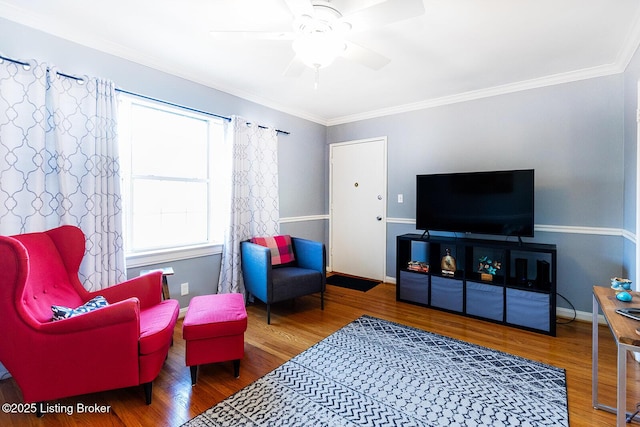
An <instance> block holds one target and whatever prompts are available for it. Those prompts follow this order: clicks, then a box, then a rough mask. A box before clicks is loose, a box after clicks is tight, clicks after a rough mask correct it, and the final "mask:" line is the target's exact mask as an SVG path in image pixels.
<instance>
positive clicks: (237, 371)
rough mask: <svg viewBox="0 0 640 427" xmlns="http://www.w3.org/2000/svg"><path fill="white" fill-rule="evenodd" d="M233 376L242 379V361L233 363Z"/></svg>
mask: <svg viewBox="0 0 640 427" xmlns="http://www.w3.org/2000/svg"><path fill="white" fill-rule="evenodd" d="M233 376H234V377H236V378H240V359H236V360H234V361H233Z"/></svg>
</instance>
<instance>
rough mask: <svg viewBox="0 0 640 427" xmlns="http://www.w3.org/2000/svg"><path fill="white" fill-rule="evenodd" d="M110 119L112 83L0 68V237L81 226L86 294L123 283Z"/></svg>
mask: <svg viewBox="0 0 640 427" xmlns="http://www.w3.org/2000/svg"><path fill="white" fill-rule="evenodd" d="M116 117H117V102H116V95H115V87H114V85H113V83H112V82H108V81H104V80H100V79H97V78H89V77H84V78H82V79H81V80H78V79H74V78H69V77H65V76H62V75H60V74H59V73H58V72H57V71H56V70H55V68H53V67H50V66H47V65H46V64H39V63H37V62H36V61H33V60H32V61H29V66H23V65H21V64H17V63H13V62H10V61H3V62H2V63H0V206H1V208H0V234H4V235H11V234H20V233H27V232H33V231H43V230H47V229H50V228H53V227H57V226H59V225H63V224H70V225H76V226H78V227H80V228H81V229H82V231H83V232H84V233H85V235H86V236H87V251H86V254H85V257H84V259H83V262H82V265H81V267H80V279H81V281H82V282H83V283H84V286H85V287H86V288H87V289H88V290H89V291H95V290H99V289H102V288H104V287H107V286H109V285H113V284H115V283H118V282H121V281H123V280H125V279H126V269H125V258H124V248H123V235H122V209H121V199H120V169H119V164H118V144H117V135H116Z"/></svg>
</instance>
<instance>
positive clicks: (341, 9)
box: [210, 0, 425, 85]
mask: <svg viewBox="0 0 640 427" xmlns="http://www.w3.org/2000/svg"><path fill="white" fill-rule="evenodd" d="M284 1H285V3H286V4H287V7H288V8H289V10H290V11H291V13H292V15H293V17H294V19H293V22H292V29H291V30H289V31H276V32H264V31H211V32H210V34H211V35H212V36H213V37H215V38H217V39H224V40H230V39H244V40H252V39H253V40H284V41H290V42H291V43H292V47H293V50H294V52H295V53H296V56H295V57H294V58H293V60H292V61H291V63H290V64H289V66H288V67H287V69H286V70H285V75H288V76H298V75H300V74H302V72H303V70H304V69H305V67H311V68H313V69H315V71H316V85H317V75H318V69H320V68H323V67H326V66H328V65H330V64H331V63H332V62H333V61H334V60H335V59H336V58H337V57H338V56H342V57H345V58H347V59H350V60H352V61H355V62H357V63H360V64H362V65H365V66H367V67H369V68H371V69H373V70H379V69H380V68H382V67H384V66H385V65H387V64H388V63H389V62H390V59H389V58H387V57H385V56H384V55H381V54H379V53H377V52H375V51H373V50H371V49H369V48H366V47H364V46H360V45H358V44H356V43H354V42H352V41H350V40H349V35H350V34H352V33H355V32H361V31H366V30H369V29H373V28H378V27H382V26H384V25H387V24H391V23H393V22H398V21H401V20H404V19H408V18H412V17H414V16H420V15H422V14H424V12H425V10H424V4H423V1H422V0H393V1H391V0H387V1H378V2H376V3H374V4H371V1H369V2H368V4H369V6H366V7H361V8H359V9H358V8H357V5H355V3H358V2H354V1H353V0H333V1H331V0H284ZM359 3H360V4H362V2H359Z"/></svg>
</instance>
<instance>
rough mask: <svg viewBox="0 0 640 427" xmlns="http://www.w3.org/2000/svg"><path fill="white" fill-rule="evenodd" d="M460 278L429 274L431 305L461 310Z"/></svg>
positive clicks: (461, 287)
mask: <svg viewBox="0 0 640 427" xmlns="http://www.w3.org/2000/svg"><path fill="white" fill-rule="evenodd" d="M462 289H463V285H462V280H456V279H448V278H446V277H438V276H431V305H432V306H434V307H438V308H444V309H446V310H452V311H458V312H462V303H463V300H462Z"/></svg>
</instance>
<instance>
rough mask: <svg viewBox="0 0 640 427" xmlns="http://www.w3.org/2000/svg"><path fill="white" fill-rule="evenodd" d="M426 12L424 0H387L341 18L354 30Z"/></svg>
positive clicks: (363, 29)
mask: <svg viewBox="0 0 640 427" xmlns="http://www.w3.org/2000/svg"><path fill="white" fill-rule="evenodd" d="M424 13H425V10H424V4H423V2H422V0H393V1H391V0H387V1H384V2H382V3H377V4H374V5H373V6H370V7H365V8H364V9H360V10H355V11H353V12H351V13H349V14H347V15H346V16H344V17H343V18H342V19H341V20H342V21H344V22H348V23H349V24H351V27H352V31H365V30H369V29H371V28H377V27H382V26H384V25H387V24H391V23H393V22H398V21H402V20H404V19H408V18H413V17H415V16H420V15H423V14H424Z"/></svg>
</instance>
